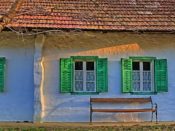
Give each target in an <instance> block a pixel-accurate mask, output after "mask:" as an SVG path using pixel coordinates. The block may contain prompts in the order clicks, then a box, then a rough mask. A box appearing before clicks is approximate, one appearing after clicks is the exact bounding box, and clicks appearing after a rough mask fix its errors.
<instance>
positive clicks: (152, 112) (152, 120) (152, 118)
mask: <svg viewBox="0 0 175 131" xmlns="http://www.w3.org/2000/svg"><path fill="white" fill-rule="evenodd" d="M153 115H154V112H153V111H152V115H151V122H153Z"/></svg>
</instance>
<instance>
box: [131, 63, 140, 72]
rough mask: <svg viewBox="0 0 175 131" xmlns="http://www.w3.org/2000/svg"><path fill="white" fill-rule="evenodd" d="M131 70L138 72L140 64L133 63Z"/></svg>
mask: <svg viewBox="0 0 175 131" xmlns="http://www.w3.org/2000/svg"><path fill="white" fill-rule="evenodd" d="M132 69H133V70H140V64H139V62H133V63H132Z"/></svg>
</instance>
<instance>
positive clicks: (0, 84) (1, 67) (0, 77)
mask: <svg viewBox="0 0 175 131" xmlns="http://www.w3.org/2000/svg"><path fill="white" fill-rule="evenodd" d="M4 76H5V58H0V92H3V91H4Z"/></svg>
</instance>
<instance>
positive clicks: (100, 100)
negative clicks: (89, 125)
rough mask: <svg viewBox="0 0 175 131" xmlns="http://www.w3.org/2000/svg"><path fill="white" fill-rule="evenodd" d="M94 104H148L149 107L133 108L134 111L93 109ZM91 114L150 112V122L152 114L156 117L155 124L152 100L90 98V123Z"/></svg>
mask: <svg viewBox="0 0 175 131" xmlns="http://www.w3.org/2000/svg"><path fill="white" fill-rule="evenodd" d="M95 103H118V104H131V103H142V104H144V103H145V104H146V103H150V104H151V105H150V106H151V107H148V108H135V109H133V108H132V109H109V108H102V109H101V108H97V107H96V108H93V104H95ZM93 112H106V113H120V112H121V113H133V112H152V117H151V121H153V113H155V115H156V122H157V104H156V103H154V104H153V102H152V98H151V97H148V98H90V122H92V113H93Z"/></svg>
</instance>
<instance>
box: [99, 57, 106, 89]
mask: <svg viewBox="0 0 175 131" xmlns="http://www.w3.org/2000/svg"><path fill="white" fill-rule="evenodd" d="M107 66H108V62H107V58H98V60H97V92H107V91H108V70H107V68H108V67H107Z"/></svg>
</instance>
